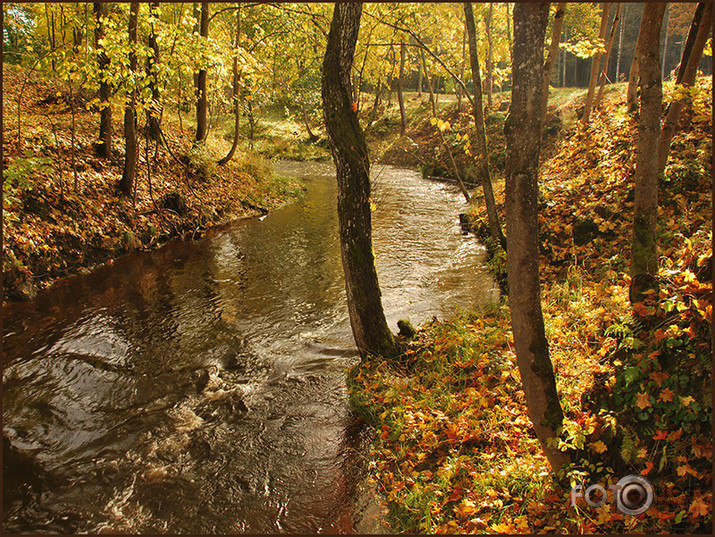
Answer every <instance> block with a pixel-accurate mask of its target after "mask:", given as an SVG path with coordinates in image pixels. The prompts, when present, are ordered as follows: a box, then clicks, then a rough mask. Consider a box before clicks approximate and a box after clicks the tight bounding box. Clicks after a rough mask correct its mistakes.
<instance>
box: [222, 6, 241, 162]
mask: <svg viewBox="0 0 715 537" xmlns="http://www.w3.org/2000/svg"><path fill="white" fill-rule="evenodd" d="M240 44H241V4H238V9H236V39H235V44H234V47H235V48H236V54H235V55H234V57H233V67H232V69H233V95H232V97H233V143H232V144H231V149H229V151H228V153H227V154H226V156H225V157H223V158H222V159H221V160H219V161H218V165H219V166H223V165H225V164H227V163H228V162H229V161H230V160H231V159H232V158H233V155H234V154H235V153H236V149H237V148H238V139H239V134H240V133H239V130H240V127H241V102H240V95H239V93H240V89H239V87H240V84H241V75H240V73H239V72H238V48H239V46H240Z"/></svg>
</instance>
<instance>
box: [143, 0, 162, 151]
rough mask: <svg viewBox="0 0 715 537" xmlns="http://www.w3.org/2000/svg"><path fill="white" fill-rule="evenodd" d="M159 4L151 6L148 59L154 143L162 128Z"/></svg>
mask: <svg viewBox="0 0 715 537" xmlns="http://www.w3.org/2000/svg"><path fill="white" fill-rule="evenodd" d="M158 11H159V2H151V3H150V4H149V26H150V30H149V38H148V40H147V44H148V45H149V49H150V50H151V54H150V55H149V56H147V59H146V71H147V74H148V75H149V88H150V89H151V104H150V105H149V107H148V108H147V135H148V136H149V138H151V139H152V140H154V141H158V140H159V130H160V128H161V121H160V118H161V102H160V101H161V94H160V92H159V74H158V72H157V68H156V65H157V64H158V63H159V61H160V58H159V42H158V41H157V38H156V30H155V28H154V24H155V22H156V20H157V19H158V18H159V13H158Z"/></svg>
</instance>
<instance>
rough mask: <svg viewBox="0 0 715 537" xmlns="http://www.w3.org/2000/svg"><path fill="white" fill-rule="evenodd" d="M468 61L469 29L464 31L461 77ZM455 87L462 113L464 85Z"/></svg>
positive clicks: (458, 109)
mask: <svg viewBox="0 0 715 537" xmlns="http://www.w3.org/2000/svg"><path fill="white" fill-rule="evenodd" d="M466 63H467V31H466V30H465V31H463V32H462V65H461V67H460V69H459V78H460V80H464V71H465V70H466ZM454 89H455V91H456V92H457V113H458V114H461V113H462V86H460V85H459V84H455V85H454Z"/></svg>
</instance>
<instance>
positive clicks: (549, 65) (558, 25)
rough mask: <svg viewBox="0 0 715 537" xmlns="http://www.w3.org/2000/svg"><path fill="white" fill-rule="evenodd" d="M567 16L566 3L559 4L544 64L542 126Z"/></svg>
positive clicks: (544, 120) (544, 121)
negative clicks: (550, 82)
mask: <svg viewBox="0 0 715 537" xmlns="http://www.w3.org/2000/svg"><path fill="white" fill-rule="evenodd" d="M565 14H566V2H559V4H557V6H556V13H554V25H553V30H552V31H551V44H550V45H549V55H548V56H547V57H546V62H545V63H544V84H543V86H544V87H543V93H542V96H541V100H542V101H543V102H542V103H541V108H542V112H541V113H542V116H541V124H542V125H543V124H544V123H546V109H547V105H548V103H549V81H550V80H551V71H552V70H553V68H554V63H556V55H557V54H558V53H559V40H560V39H561V30H562V28H563V27H564V15H565Z"/></svg>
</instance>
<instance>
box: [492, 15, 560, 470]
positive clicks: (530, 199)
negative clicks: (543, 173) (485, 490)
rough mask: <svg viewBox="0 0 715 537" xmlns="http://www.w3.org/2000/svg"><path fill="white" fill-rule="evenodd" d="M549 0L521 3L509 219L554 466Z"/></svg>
mask: <svg viewBox="0 0 715 537" xmlns="http://www.w3.org/2000/svg"><path fill="white" fill-rule="evenodd" d="M548 16H549V4H548V3H538V4H537V3H528V4H527V3H523V4H519V3H517V4H516V6H515V7H514V57H515V58H518V59H519V61H517V62H515V63H514V67H513V74H512V77H513V87H512V100H511V109H510V112H509V117H508V119H507V122H506V127H505V132H506V138H507V156H506V158H507V165H506V169H507V170H508V172H507V176H506V181H507V182H506V196H507V197H506V226H507V245H508V250H507V271H508V281H509V309H510V311H511V324H512V330H513V333H514V346H515V348H516V357H517V362H518V364H519V372H520V373H521V379H522V382H523V385H524V394H525V395H526V405H527V408H528V410H529V416H530V418H531V421H532V423H533V424H534V429H535V431H536V437H537V438H538V439H539V442H540V444H541V447H542V449H543V450H544V453H545V454H546V457H547V459H548V461H549V464H550V465H551V467H552V468H553V470H554V471H556V470H558V469H560V468H561V467H562V466H563V465H564V464H566V463H568V462H569V456H568V455H567V454H566V453H564V452H562V451H559V450H558V449H556V448H555V447H551V446H550V445H549V439H551V438H555V437H556V436H557V434H556V431H557V429H558V428H559V427H560V426H561V423H562V421H563V411H562V409H561V404H560V402H559V397H558V394H557V392H556V381H555V378H554V371H553V366H552V364H551V359H550V357H549V346H548V342H547V340H546V334H545V330H544V319H543V314H542V311H541V296H540V289H539V245H538V240H539V238H538V237H539V234H538V200H537V196H538V183H537V179H538V173H539V153H540V145H541V115H542V114H541V106H542V103H543V100H542V98H541V92H542V90H543V80H544V79H543V43H544V34H545V33H546V23H547V21H548Z"/></svg>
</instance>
